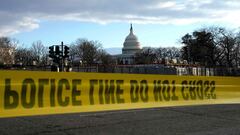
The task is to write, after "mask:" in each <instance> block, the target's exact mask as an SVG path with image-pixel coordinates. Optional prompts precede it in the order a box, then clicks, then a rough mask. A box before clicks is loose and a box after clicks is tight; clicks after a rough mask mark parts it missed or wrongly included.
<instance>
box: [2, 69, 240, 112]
mask: <svg viewBox="0 0 240 135" xmlns="http://www.w3.org/2000/svg"><path fill="white" fill-rule="evenodd" d="M228 103H231V104H232V103H240V77H199V76H175V75H140V74H103V73H74V72H72V73H56V72H31V71H0V117H15V116H29V115H42V114H59V113H74V112H93V111H106V110H120V109H136V108H150V107H164V106H183V105H200V104H228Z"/></svg>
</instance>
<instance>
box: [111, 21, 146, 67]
mask: <svg viewBox="0 0 240 135" xmlns="http://www.w3.org/2000/svg"><path fill="white" fill-rule="evenodd" d="M139 51H141V47H140V43H139V41H138V38H137V36H136V35H134V34H133V27H132V24H131V27H130V33H129V35H128V36H127V37H126V38H125V41H124V43H123V48H122V54H119V55H115V57H116V58H117V59H118V63H119V64H126V65H128V64H134V63H135V61H134V58H135V54H136V53H137V52H139Z"/></svg>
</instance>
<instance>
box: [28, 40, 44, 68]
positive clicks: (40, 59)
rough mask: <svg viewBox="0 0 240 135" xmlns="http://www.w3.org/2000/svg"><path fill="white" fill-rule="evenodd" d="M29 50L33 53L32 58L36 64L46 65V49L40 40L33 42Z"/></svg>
mask: <svg viewBox="0 0 240 135" xmlns="http://www.w3.org/2000/svg"><path fill="white" fill-rule="evenodd" d="M30 50H31V51H32V53H33V60H34V61H36V64H37V65H38V66H45V65H47V60H48V49H47V47H45V46H44V45H43V43H42V42H41V41H40V40H39V41H36V42H33V43H32V46H31V48H30Z"/></svg>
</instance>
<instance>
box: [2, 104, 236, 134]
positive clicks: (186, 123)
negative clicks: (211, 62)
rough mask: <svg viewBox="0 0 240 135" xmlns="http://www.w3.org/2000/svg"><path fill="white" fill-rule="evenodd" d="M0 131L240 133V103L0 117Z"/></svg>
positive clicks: (37, 132)
mask: <svg viewBox="0 0 240 135" xmlns="http://www.w3.org/2000/svg"><path fill="white" fill-rule="evenodd" d="M0 134H1V135H5V134H6V135H8V134H9V135H12V134H26V135H31V134H33V135H40V134H41V135H74V134H81V135H85V134H86V135H92V134H100V135H108V134H111V135H125V134H129V135H157V134H163V135H171V134H179V135H181V134H184V135H185V134H187V135H206V134H208V135H225V134H227V135H239V134H240V105H210V106H192V107H168V108H156V109H142V110H141V109H140V110H129V111H113V112H100V113H80V114H64V115H51V116H34V117H20V118H4V119H0Z"/></svg>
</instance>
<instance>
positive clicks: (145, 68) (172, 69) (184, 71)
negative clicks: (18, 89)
mask: <svg viewBox="0 0 240 135" xmlns="http://www.w3.org/2000/svg"><path fill="white" fill-rule="evenodd" d="M69 68H70V71H72V72H99V73H129V74H162V75H180V76H181V75H193V76H240V68H221V67H217V68H206V67H183V66H166V65H162V64H149V65H92V66H88V65H79V66H73V67H68V68H66V71H68V69H69ZM0 69H1V70H29V71H51V66H41V67H39V66H27V67H19V66H0Z"/></svg>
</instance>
